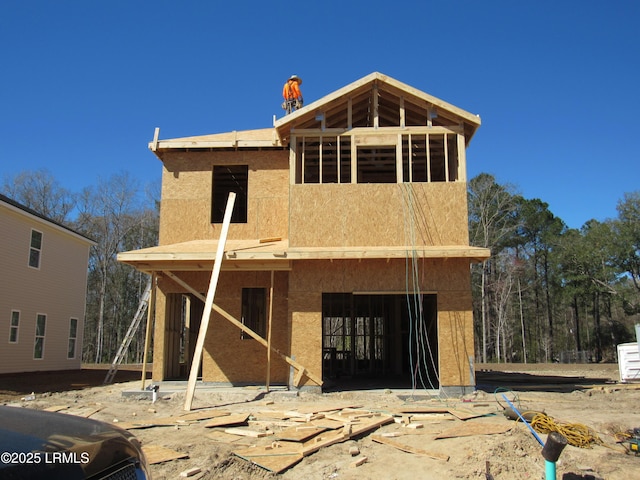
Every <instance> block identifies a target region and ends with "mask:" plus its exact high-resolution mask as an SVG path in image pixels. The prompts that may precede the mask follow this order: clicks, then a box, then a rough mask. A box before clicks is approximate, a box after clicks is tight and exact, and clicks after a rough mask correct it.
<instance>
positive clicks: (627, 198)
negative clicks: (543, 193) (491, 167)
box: [468, 173, 640, 362]
mask: <svg viewBox="0 0 640 480" xmlns="http://www.w3.org/2000/svg"><path fill="white" fill-rule="evenodd" d="M468 199H469V235H470V242H471V244H472V245H475V246H481V247H487V248H490V249H491V258H490V259H488V260H487V261H485V262H484V263H482V264H479V265H475V266H474V267H473V268H472V288H473V298H474V308H473V312H474V328H475V333H476V335H475V338H476V345H475V347H476V357H477V360H478V361H482V362H488V361H494V362H558V361H559V362H574V361H591V362H600V361H603V360H604V361H615V360H616V345H618V344H620V343H625V342H630V341H634V340H635V330H634V323H637V322H639V321H640V315H639V314H640V191H636V192H631V193H626V194H624V195H623V197H622V198H621V199H620V200H619V201H618V205H617V217H616V218H612V219H606V220H604V221H598V220H589V221H588V222H587V223H585V224H584V225H583V226H582V227H581V228H580V229H574V228H568V227H567V226H566V224H565V223H564V222H563V221H562V219H560V218H558V217H556V216H555V215H554V214H553V213H552V212H551V211H550V210H549V205H548V204H547V203H545V202H543V201H542V200H540V199H525V198H523V197H522V196H521V195H519V194H517V193H516V191H515V188H514V187H513V186H510V185H501V184H499V183H497V182H496V180H495V178H494V177H493V176H492V175H489V174H486V173H483V174H480V175H478V176H476V177H474V178H473V179H471V181H470V182H469V186H468Z"/></svg>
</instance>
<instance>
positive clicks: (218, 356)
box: [202, 272, 289, 383]
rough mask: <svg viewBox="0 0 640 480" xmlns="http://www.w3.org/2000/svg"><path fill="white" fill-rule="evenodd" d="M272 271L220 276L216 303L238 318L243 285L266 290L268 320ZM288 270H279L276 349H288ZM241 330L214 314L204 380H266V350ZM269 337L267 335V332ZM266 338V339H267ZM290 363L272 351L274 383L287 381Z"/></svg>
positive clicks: (276, 279) (274, 328)
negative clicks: (243, 335)
mask: <svg viewBox="0 0 640 480" xmlns="http://www.w3.org/2000/svg"><path fill="white" fill-rule="evenodd" d="M270 275H271V274H270V272H246V273H245V272H243V273H233V274H225V272H223V273H222V274H221V276H220V283H219V287H218V290H217V292H216V300H215V303H216V304H218V305H219V306H220V307H221V308H223V309H224V310H225V311H227V312H228V313H229V314H231V315H233V316H234V317H235V318H237V319H238V320H239V319H240V318H241V314H242V287H263V288H266V289H267V304H266V309H267V311H266V312H265V319H266V317H267V315H268V308H269V299H268V291H269V287H270V282H271V280H270ZM286 291H287V273H286V272H276V274H275V277H274V301H273V322H272V331H271V342H272V345H273V347H274V348H276V349H278V350H279V351H281V352H283V353H285V354H287V353H288V352H289V347H288V344H289V322H288V316H287V293H286ZM241 337H242V335H241V331H240V330H239V329H238V328H237V327H235V326H234V325H232V324H231V323H230V322H229V321H227V320H226V319H224V318H223V317H221V316H220V315H218V314H216V313H214V315H213V316H212V317H211V323H210V325H209V330H208V333H207V339H206V341H205V351H204V355H203V371H202V374H203V380H205V381H214V382H231V383H244V382H255V383H264V382H265V380H266V375H267V349H266V347H264V346H263V345H261V344H260V343H258V342H257V341H256V340H254V339H252V338H249V339H242V338H241ZM265 337H266V334H265ZM265 340H266V338H265ZM288 372H289V369H288V365H287V363H286V362H285V361H284V360H282V359H281V358H280V356H279V355H277V354H276V353H274V352H272V353H271V378H270V380H271V382H272V383H286V382H287V379H288Z"/></svg>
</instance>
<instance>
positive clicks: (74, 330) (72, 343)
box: [67, 318, 78, 359]
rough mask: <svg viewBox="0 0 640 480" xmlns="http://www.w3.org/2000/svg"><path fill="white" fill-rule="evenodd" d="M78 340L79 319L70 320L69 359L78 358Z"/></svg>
mask: <svg viewBox="0 0 640 480" xmlns="http://www.w3.org/2000/svg"><path fill="white" fill-rule="evenodd" d="M77 338H78V319H77V318H71V319H69V348H68V349H67V358H69V359H71V358H76V339H77Z"/></svg>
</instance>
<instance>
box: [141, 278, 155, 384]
mask: <svg viewBox="0 0 640 480" xmlns="http://www.w3.org/2000/svg"><path fill="white" fill-rule="evenodd" d="M155 311H156V274H155V273H152V274H151V291H150V292H149V303H148V305H147V328H146V332H145V335H144V353H143V354H142V388H140V390H144V387H145V382H146V381H147V354H148V352H149V342H150V341H151V325H152V323H153V316H154V313H155Z"/></svg>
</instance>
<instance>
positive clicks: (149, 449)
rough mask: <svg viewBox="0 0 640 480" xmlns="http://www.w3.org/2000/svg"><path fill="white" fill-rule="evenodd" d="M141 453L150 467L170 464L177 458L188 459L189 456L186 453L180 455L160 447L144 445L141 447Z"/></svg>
mask: <svg viewBox="0 0 640 480" xmlns="http://www.w3.org/2000/svg"><path fill="white" fill-rule="evenodd" d="M142 451H143V453H144V456H145V457H146V459H147V462H148V463H149V464H150V465H153V464H156V463H162V462H170V461H171V460H177V459H179V458H189V455H187V454H186V453H181V452H178V451H176V450H172V449H171V448H167V447H162V446H160V445H145V446H143V447H142Z"/></svg>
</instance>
